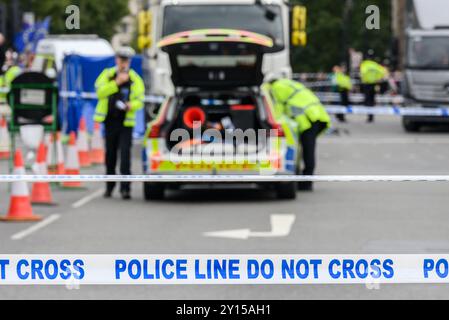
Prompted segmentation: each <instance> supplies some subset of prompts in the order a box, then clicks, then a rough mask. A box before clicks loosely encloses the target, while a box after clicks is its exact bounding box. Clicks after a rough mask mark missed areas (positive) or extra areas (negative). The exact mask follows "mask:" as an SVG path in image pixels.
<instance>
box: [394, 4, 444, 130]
mask: <svg viewBox="0 0 449 320" xmlns="http://www.w3.org/2000/svg"><path fill="white" fill-rule="evenodd" d="M408 5H409V7H408V8H407V9H408V10H407V15H406V18H407V19H406V20H407V21H406V25H405V28H406V36H407V43H406V50H405V70H404V88H403V89H404V97H405V104H406V106H422V107H428V108H435V107H441V106H448V105H449V20H448V18H447V12H448V11H449V1H447V0H414V1H410V2H409V3H408ZM448 121H449V118H448V117H436V116H405V117H404V118H403V125H404V128H405V130H406V131H409V132H414V131H418V130H419V129H420V127H421V126H422V125H429V124H435V123H442V122H444V123H447V122H448Z"/></svg>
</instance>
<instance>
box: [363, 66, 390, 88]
mask: <svg viewBox="0 0 449 320" xmlns="http://www.w3.org/2000/svg"><path fill="white" fill-rule="evenodd" d="M387 76H388V70H387V68H385V67H384V66H382V65H380V64H378V63H377V62H375V61H372V60H364V61H362V63H361V64H360V78H361V79H362V83H364V84H376V83H378V82H380V81H381V80H382V79H384V78H385V77H387Z"/></svg>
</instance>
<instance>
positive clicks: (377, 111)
mask: <svg viewBox="0 0 449 320" xmlns="http://www.w3.org/2000/svg"><path fill="white" fill-rule="evenodd" d="M325 107H326V110H327V112H329V113H331V114H362V115H368V114H373V115H392V116H429V117H448V116H449V108H445V107H438V108H424V107H406V108H404V107H398V106H376V107H370V106H342V105H325Z"/></svg>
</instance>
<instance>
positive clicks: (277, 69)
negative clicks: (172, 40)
mask: <svg viewBox="0 0 449 320" xmlns="http://www.w3.org/2000/svg"><path fill="white" fill-rule="evenodd" d="M290 15H291V8H290V7H289V6H288V4H287V2H286V1H284V0H266V1H261V0H256V1H254V0H161V1H150V2H149V14H148V15H147V17H148V20H150V21H147V23H150V24H151V25H150V26H149V28H148V30H147V31H145V30H141V31H142V32H141V34H144V35H143V37H144V38H145V36H147V35H146V34H145V33H146V32H150V37H148V38H150V39H151V40H150V41H148V42H147V44H146V45H142V47H146V48H147V50H146V62H144V70H145V69H146V72H145V74H146V79H145V80H146V81H145V82H146V84H147V86H148V88H147V92H150V93H151V94H153V95H156V96H168V95H172V94H173V93H174V86H173V83H172V81H171V73H172V70H171V67H170V61H169V56H168V54H167V53H166V52H163V51H162V50H161V49H160V48H158V46H157V43H158V42H159V41H160V39H162V38H164V37H166V36H169V35H171V34H176V33H179V32H183V31H188V30H199V29H236V30H245V31H250V32H255V33H258V34H261V35H264V36H267V37H270V38H271V39H272V41H273V44H274V45H273V47H272V48H271V49H270V51H269V52H267V53H265V55H264V59H263V62H262V72H263V74H264V76H265V77H266V78H273V77H284V78H285V77H286V78H290V77H291V75H292V69H291V65H290V42H291V40H293V42H294V43H295V44H298V45H299V44H305V31H304V29H305V8H303V7H297V8H296V11H295V15H294V16H293V19H290ZM291 20H292V22H293V21H295V23H294V30H295V32H293V33H292V35H294V36H293V37H291V34H290V30H292V29H291V26H290V21H291ZM141 29H145V27H143V28H141ZM144 42H145V41H144Z"/></svg>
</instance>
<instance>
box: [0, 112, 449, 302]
mask: <svg viewBox="0 0 449 320" xmlns="http://www.w3.org/2000/svg"><path fill="white" fill-rule="evenodd" d="M337 128H338V129H339V130H338V132H337V133H336V134H332V135H328V136H326V137H324V138H322V139H321V141H320V145H319V150H318V152H319V166H318V173H319V174H448V173H449V169H448V159H449V133H448V132H447V131H445V130H429V131H427V132H423V133H420V134H406V133H404V132H403V130H402V128H401V126H400V122H399V119H397V118H379V120H378V121H377V122H376V123H375V124H366V123H365V122H364V118H362V117H357V116H354V117H351V118H350V121H349V123H348V124H344V125H341V124H337ZM137 149H138V148H137V147H136V150H135V151H136V152H135V154H136V155H135V161H134V172H135V173H139V172H140V162H139V160H138V156H137V154H138V153H139V152H138V151H139V150H137ZM0 170H1V171H0V172H5V171H6V164H5V163H4V162H2V163H1V164H0ZM102 171H103V169H102V168H101V167H100V168H99V167H97V168H93V169H90V170H89V171H86V172H102ZM102 187H103V186H102V184H98V183H91V184H88V185H87V189H86V190H81V191H61V190H57V189H55V190H54V196H55V199H56V200H57V201H58V203H59V205H58V206H55V207H35V212H36V213H39V214H42V215H43V216H45V217H50V216H52V215H53V217H54V215H58V216H57V218H55V219H54V220H53V221H51V223H50V224H48V225H47V226H45V227H44V228H42V229H39V230H37V231H35V232H32V233H21V232H22V231H24V230H26V229H27V228H28V227H29V226H30V224H0V252H1V253H54V254H57V253H61V254H62V253H65V254H71V253H86V254H87V253H111V254H113V253H116V254H130V253H147V254H152V253H154V254H157V253H167V254H170V253H172V254H175V253H178V254H187V253H192V254H195V253H223V254H225V253H235V254H237V253H242V254H246V253H248V254H250V253H252V254H259V253H260V254H263V253H265V254H276V253H293V254H313V253H322V254H332V253H355V254H358V253H447V252H449V214H448V210H447V208H448V207H449V203H448V199H449V198H448V194H449V184H447V183H424V182H423V183H320V184H317V185H316V190H315V192H314V193H300V194H299V195H298V199H297V200H295V201H279V200H277V199H275V197H274V196H273V195H272V194H270V193H269V192H262V191H259V190H244V191H242V190H208V189H201V190H188V191H183V192H178V191H176V192H172V193H171V194H170V196H169V199H168V200H165V201H158V202H153V203H146V202H145V201H144V200H143V197H142V188H141V185H140V184H134V185H133V198H134V199H133V201H131V202H123V201H122V200H120V198H119V197H118V194H117V195H116V197H115V198H114V199H111V200H105V199H103V198H102V197H101V189H102ZM0 199H1V201H0V214H2V213H4V212H5V211H6V210H7V204H8V201H7V199H8V193H7V186H6V185H5V184H2V185H0ZM275 213H286V214H287V213H288V214H293V215H295V216H296V220H295V222H294V224H293V226H292V229H291V232H290V234H289V235H288V236H287V237H283V238H282V237H281V238H249V239H248V240H236V239H220V238H207V239H206V238H205V237H204V236H203V233H204V232H208V231H214V230H228V229H241V228H251V230H253V231H267V230H269V228H270V225H269V221H270V220H269V219H270V215H271V214H275ZM18 234H19V238H20V239H19V240H12V237H13V236H14V235H16V237H17V235H18ZM448 297H449V286H448V285H381V286H380V288H379V289H378V290H369V289H368V288H366V287H365V286H363V285H313V286H312V285H297V286H291V285H283V286H258V285H251V286H248V285H240V286H229V285H227V286H82V287H81V288H80V289H79V290H68V289H67V288H65V287H30V286H24V287H0V299H18V298H20V299H29V298H32V299H45V298H59V299H61V298H62V299H90V298H96V299H111V298H119V299H122V298H124V299H197V298H198V299H311V298H314V299H321V298H323V299H327V298H332V299H346V298H355V299H358V298H364V299H390V298H397V299H402V298H413V299H415V298H416V299H417V298H422V299H430V298H434V299H438V298H439V299H443V298H448Z"/></svg>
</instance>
